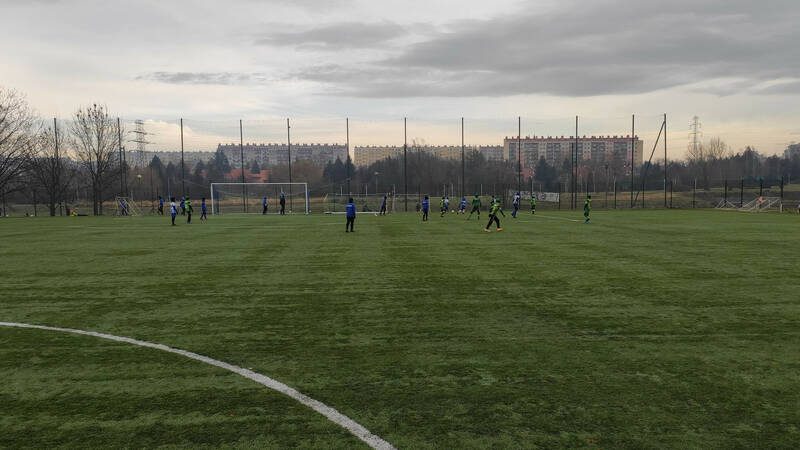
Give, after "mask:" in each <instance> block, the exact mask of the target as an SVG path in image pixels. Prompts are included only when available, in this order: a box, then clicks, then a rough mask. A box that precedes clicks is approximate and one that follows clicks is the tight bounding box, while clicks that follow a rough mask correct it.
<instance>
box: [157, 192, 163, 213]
mask: <svg viewBox="0 0 800 450" xmlns="http://www.w3.org/2000/svg"><path fill="white" fill-rule="evenodd" d="M158 215H159V216H163V215H164V197H158Z"/></svg>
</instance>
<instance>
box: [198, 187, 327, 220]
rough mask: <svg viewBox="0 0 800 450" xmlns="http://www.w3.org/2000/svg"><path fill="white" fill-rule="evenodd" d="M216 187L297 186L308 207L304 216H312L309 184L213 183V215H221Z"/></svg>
mask: <svg viewBox="0 0 800 450" xmlns="http://www.w3.org/2000/svg"><path fill="white" fill-rule="evenodd" d="M214 186H240V187H241V186H290V187H291V186H297V187H301V188H302V192H303V198H304V199H305V201H306V207H305V211H304V212H303V214H306V215H308V214H310V213H311V211H310V208H311V199H310V198H309V196H308V183H211V215H216V214H218V213H219V211H218V209H219V208H217V201H216V199H215V198H214ZM232 214H246V213H245V212H242V213H232Z"/></svg>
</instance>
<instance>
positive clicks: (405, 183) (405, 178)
mask: <svg viewBox="0 0 800 450" xmlns="http://www.w3.org/2000/svg"><path fill="white" fill-rule="evenodd" d="M403 186H404V187H403V190H404V192H405V210H406V212H408V122H407V118H405V117H403Z"/></svg>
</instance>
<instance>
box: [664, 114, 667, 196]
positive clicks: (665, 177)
mask: <svg viewBox="0 0 800 450" xmlns="http://www.w3.org/2000/svg"><path fill="white" fill-rule="evenodd" d="M666 207H667V113H664V208H666Z"/></svg>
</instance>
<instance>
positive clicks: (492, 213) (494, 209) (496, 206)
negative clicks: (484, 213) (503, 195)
mask: <svg viewBox="0 0 800 450" xmlns="http://www.w3.org/2000/svg"><path fill="white" fill-rule="evenodd" d="M497 213H500V214H502V215H503V217H505V216H506V213H504V212H503V208H501V207H500V202H497V201H495V202H492V206H491V207H490V208H489V223H488V224H486V229H485V230H483V231H485V232H487V233H489V232H491V231H492V230H490V228H491V226H492V222H496V223H497V231H503V227H501V226H500V218H499V217H497Z"/></svg>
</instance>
